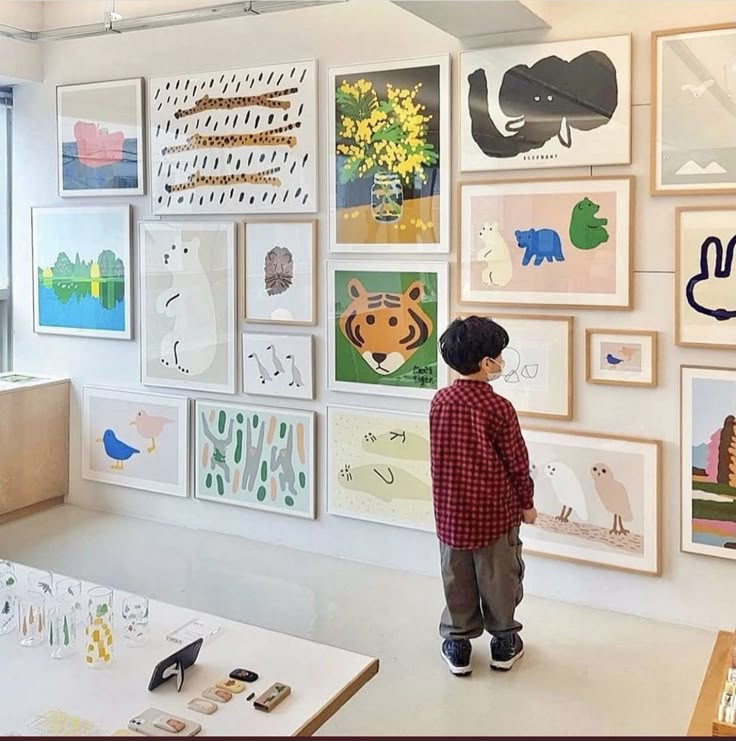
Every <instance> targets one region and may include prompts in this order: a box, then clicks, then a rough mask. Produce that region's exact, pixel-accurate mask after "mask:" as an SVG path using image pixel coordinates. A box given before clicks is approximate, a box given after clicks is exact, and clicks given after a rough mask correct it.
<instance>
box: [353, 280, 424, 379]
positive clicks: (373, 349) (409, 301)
mask: <svg viewBox="0 0 736 741" xmlns="http://www.w3.org/2000/svg"><path fill="white" fill-rule="evenodd" d="M347 289H348V295H349V296H350V298H351V299H352V301H351V302H350V304H349V306H348V307H347V308H346V309H345V310H344V311H343V312H342V314H341V315H340V318H339V324H340V332H341V333H342V334H343V336H344V337H345V339H346V340H347V341H348V342H349V343H350V344H351V345H352V346H353V347H354V348H355V350H356V351H357V352H358V353H359V354H360V356H361V357H362V358H363V360H365V362H366V363H367V364H368V365H369V366H370V368H371V369H372V370H373V371H375V372H376V373H377V374H378V375H379V376H388V375H391V374H392V373H395V372H396V371H397V370H399V368H401V366H402V365H404V363H406V361H407V360H409V358H411V356H412V355H414V353H415V352H416V351H417V350H418V349H419V348H420V347H422V345H424V344H425V343H426V342H427V340H428V339H429V337H430V336H431V334H432V331H433V329H434V327H433V324H432V320H431V319H430V318H429V316H427V313H426V312H425V311H424V309H423V308H422V300H423V299H424V295H425V291H424V284H423V283H422V281H420V280H416V281H414V282H413V283H412V284H411V285H410V286H408V288H407V289H406V290H405V291H404V293H402V294H399V293H372V292H370V291H366V289H365V288H364V287H363V284H362V283H361V282H360V281H359V280H358V279H357V278H352V279H351V280H350V281H349V283H348V286H347Z"/></svg>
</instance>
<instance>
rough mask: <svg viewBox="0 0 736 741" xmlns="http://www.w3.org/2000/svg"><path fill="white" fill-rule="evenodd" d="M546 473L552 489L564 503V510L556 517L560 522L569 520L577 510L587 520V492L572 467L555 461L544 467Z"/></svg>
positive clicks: (580, 516)
mask: <svg viewBox="0 0 736 741" xmlns="http://www.w3.org/2000/svg"><path fill="white" fill-rule="evenodd" d="M544 474H545V476H546V477H547V478H548V479H549V481H550V484H551V485H552V491H554V493H555V496H556V497H557V498H558V499H559V500H560V504H561V505H562V511H561V512H560V514H559V515H557V517H555V519H556V520H559V522H568V521H569V520H570V515H571V514H572V513H573V512H575V514H576V515H577V516H578V517H579V518H580V519H581V520H583V521H586V520H587V519H588V506H587V503H586V501H585V492H584V491H583V487H582V485H581V484H580V481H578V478H577V476H576V475H575V472H574V471H573V470H572V468H570V466H568V465H567V464H566V463H561V462H558V461H555V462H553V463H548V464H547V465H546V466H545V467H544Z"/></svg>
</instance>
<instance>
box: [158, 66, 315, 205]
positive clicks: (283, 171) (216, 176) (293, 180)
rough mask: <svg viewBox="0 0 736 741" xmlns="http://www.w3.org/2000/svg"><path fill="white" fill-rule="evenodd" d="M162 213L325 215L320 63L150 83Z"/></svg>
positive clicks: (165, 78) (194, 75)
mask: <svg viewBox="0 0 736 741" xmlns="http://www.w3.org/2000/svg"><path fill="white" fill-rule="evenodd" d="M148 110H149V116H148V119H149V126H150V134H149V137H150V138H149V141H150V142H151V192H152V200H153V203H152V211H153V213H154V214H166V215H170V214H236V213H237V214H240V213H249V214H272V213H287V214H288V213H314V212H315V211H317V206H318V204H317V63H316V61H314V60H311V61H307V62H289V63H285V64H270V65H261V66H258V67H247V68H241V69H230V70H224V71H217V72H196V73H192V74H186V75H167V76H161V77H151V78H150V79H149V81H148Z"/></svg>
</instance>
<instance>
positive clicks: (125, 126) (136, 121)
mask: <svg viewBox="0 0 736 741" xmlns="http://www.w3.org/2000/svg"><path fill="white" fill-rule="evenodd" d="M56 141H57V150H58V151H57V169H58V179H59V195H60V196H62V197H64V196H140V195H143V193H144V192H145V187H146V186H145V182H146V178H145V168H144V164H143V163H144V161H145V148H144V146H143V80H142V79H141V78H135V79H132V80H114V81H111V82H90V83H85V84H82V85H60V86H59V87H57V88H56Z"/></svg>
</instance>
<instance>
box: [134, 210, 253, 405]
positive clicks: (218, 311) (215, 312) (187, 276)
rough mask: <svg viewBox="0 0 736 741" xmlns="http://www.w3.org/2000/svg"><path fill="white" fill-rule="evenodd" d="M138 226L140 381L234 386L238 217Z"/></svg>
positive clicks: (218, 389) (196, 387)
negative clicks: (230, 219)
mask: <svg viewBox="0 0 736 741" xmlns="http://www.w3.org/2000/svg"><path fill="white" fill-rule="evenodd" d="M139 228H140V240H139V257H140V264H139V271H140V297H141V300H140V306H141V308H140V311H141V349H140V361H141V383H142V384H143V385H145V386H164V387H172V388H181V389H190V390H193V391H210V392H215V393H223V394H234V393H235V391H236V383H237V352H238V350H237V348H238V332H237V316H236V314H237V300H236V282H237V266H236V244H235V224H234V223H233V222H222V223H220V222H211V221H208V222H189V221H187V222H158V221H142V222H140V225H139ZM177 249H178V252H177V251H176V250H177ZM185 251H186V253H185Z"/></svg>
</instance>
